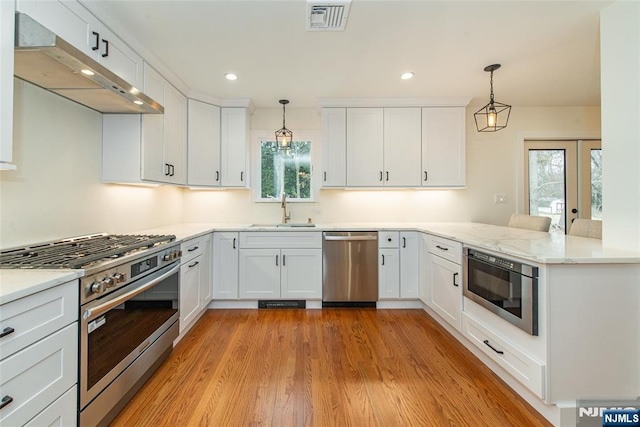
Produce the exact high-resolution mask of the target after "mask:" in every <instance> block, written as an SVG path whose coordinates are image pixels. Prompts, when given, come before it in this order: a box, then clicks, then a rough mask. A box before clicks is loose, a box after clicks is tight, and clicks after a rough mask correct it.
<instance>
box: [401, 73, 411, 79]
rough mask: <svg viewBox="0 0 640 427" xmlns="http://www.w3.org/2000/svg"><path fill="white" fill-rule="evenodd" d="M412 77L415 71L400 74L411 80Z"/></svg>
mask: <svg viewBox="0 0 640 427" xmlns="http://www.w3.org/2000/svg"><path fill="white" fill-rule="evenodd" d="M412 77H413V73H412V72H411V71H409V72H407V73H402V75H401V76H400V78H401V79H402V80H409V79H410V78H412Z"/></svg>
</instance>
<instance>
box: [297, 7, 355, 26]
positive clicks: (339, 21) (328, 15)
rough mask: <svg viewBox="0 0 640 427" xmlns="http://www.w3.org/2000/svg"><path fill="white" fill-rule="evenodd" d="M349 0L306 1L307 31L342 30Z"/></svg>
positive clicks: (345, 23)
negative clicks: (328, 0)
mask: <svg viewBox="0 0 640 427" xmlns="http://www.w3.org/2000/svg"><path fill="white" fill-rule="evenodd" d="M350 5H351V0H344V1H339V0H338V1H336V0H334V1H330V2H318V1H315V0H309V1H307V31H344V28H345V26H346V25H347V17H348V16H349V6H350Z"/></svg>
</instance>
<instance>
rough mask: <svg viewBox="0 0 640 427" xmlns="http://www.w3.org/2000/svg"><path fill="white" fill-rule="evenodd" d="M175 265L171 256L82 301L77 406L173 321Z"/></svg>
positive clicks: (175, 318)
mask: <svg viewBox="0 0 640 427" xmlns="http://www.w3.org/2000/svg"><path fill="white" fill-rule="evenodd" d="M179 271H180V262H179V261H178V262H174V263H172V264H170V265H168V266H166V267H164V268H162V269H160V270H158V271H156V272H154V273H152V274H149V275H148V276H145V277H143V278H141V279H139V280H137V281H135V282H132V283H131V284H130V285H128V286H125V287H124V288H122V289H118V290H117V291H115V292H113V293H111V294H107V295H105V296H104V297H102V298H99V299H97V300H94V301H91V302H90V303H88V304H86V305H84V306H82V307H81V310H80V314H81V316H82V322H81V327H80V407H81V409H84V408H85V407H86V406H87V405H88V404H89V403H90V402H91V401H92V400H93V399H94V398H95V397H96V396H98V395H99V394H100V392H101V391H102V390H104V389H105V388H106V387H107V386H108V385H109V384H110V383H111V382H112V381H113V380H114V379H116V378H117V377H118V375H120V373H122V372H123V371H124V370H125V369H126V368H127V367H128V366H129V365H130V364H131V363H132V362H133V361H135V360H136V358H138V357H139V356H140V355H141V354H142V353H143V352H144V351H145V349H147V347H149V346H151V345H152V344H153V343H154V342H155V341H156V340H157V339H158V338H159V337H160V336H161V335H162V334H163V333H165V331H167V330H168V329H169V328H170V327H171V326H172V325H173V324H174V323H175V322H177V321H178V318H179V313H178V308H179V305H178V293H179V279H180V273H179Z"/></svg>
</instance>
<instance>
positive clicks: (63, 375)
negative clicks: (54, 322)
mask: <svg viewBox="0 0 640 427" xmlns="http://www.w3.org/2000/svg"><path fill="white" fill-rule="evenodd" d="M0 372H2V379H1V381H2V383H1V384H0V394H2V396H3V397H4V396H10V397H11V398H13V401H12V402H11V403H10V404H8V405H7V406H5V407H4V408H2V409H1V410H0V425H8V426H14V425H16V426H17V425H20V426H21V425H23V424H25V423H26V422H27V421H29V420H30V419H31V418H33V416H34V415H36V414H38V413H39V412H40V411H42V410H43V409H44V408H46V407H47V406H49V405H50V404H51V403H52V402H53V401H55V400H56V399H57V398H58V397H59V396H61V395H62V394H63V393H64V392H66V391H67V390H69V389H70V388H71V387H73V386H74V385H75V384H76V383H77V380H78V376H77V372H78V323H77V322H76V323H73V324H71V325H69V326H67V327H66V328H64V329H63V330H61V331H59V332H56V333H55V334H53V335H50V336H48V337H46V338H44V339H42V340H40V341H38V342H37V343H35V344H33V345H31V346H29V347H27V348H26V349H24V350H22V351H20V352H18V353H16V354H14V355H13V356H11V357H8V358H6V359H5V360H3V361H2V362H0Z"/></svg>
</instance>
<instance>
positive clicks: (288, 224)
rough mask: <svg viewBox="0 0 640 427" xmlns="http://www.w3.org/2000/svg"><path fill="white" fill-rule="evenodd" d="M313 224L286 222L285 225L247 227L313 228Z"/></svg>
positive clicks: (252, 225)
mask: <svg viewBox="0 0 640 427" xmlns="http://www.w3.org/2000/svg"><path fill="white" fill-rule="evenodd" d="M315 226H316V225H315V224H309V223H307V222H288V223H286V224H282V223H281V224H251V225H250V226H249V227H255V228H269V227H304V228H310V227H315Z"/></svg>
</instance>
